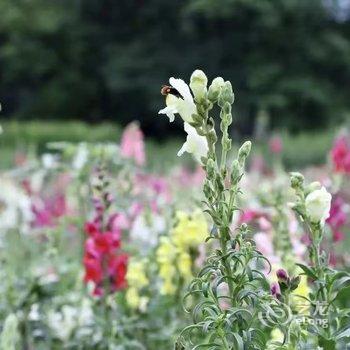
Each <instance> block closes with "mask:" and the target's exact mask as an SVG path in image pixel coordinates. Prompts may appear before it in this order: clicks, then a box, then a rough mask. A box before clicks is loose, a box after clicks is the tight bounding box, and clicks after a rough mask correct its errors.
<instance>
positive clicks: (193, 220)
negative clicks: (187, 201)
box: [156, 210, 208, 295]
mask: <svg viewBox="0 0 350 350" xmlns="http://www.w3.org/2000/svg"><path fill="white" fill-rule="evenodd" d="M176 218H177V223H176V225H175V227H174V228H173V230H172V231H171V234H170V237H165V236H164V237H161V238H160V244H159V247H158V249H157V251H156V260H157V263H158V265H159V276H160V277H161V279H162V287H161V291H160V292H161V294H164V295H165V294H167V295H169V294H170V295H171V294H174V293H175V292H176V286H177V283H178V278H176V277H178V276H180V277H182V278H184V279H185V280H188V279H190V278H191V277H192V258H191V255H190V248H194V247H196V246H198V245H199V244H200V243H202V242H204V240H205V238H206V237H207V234H208V224H207V221H206V219H205V216H204V214H203V213H202V212H201V211H200V210H196V211H195V212H194V213H193V214H192V215H189V214H187V213H185V212H182V211H179V212H177V213H176Z"/></svg>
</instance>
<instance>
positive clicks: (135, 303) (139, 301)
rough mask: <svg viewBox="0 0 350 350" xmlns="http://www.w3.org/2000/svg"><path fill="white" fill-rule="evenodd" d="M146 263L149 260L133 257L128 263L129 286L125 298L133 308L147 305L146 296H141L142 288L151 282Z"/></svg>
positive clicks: (127, 278)
mask: <svg viewBox="0 0 350 350" xmlns="http://www.w3.org/2000/svg"><path fill="white" fill-rule="evenodd" d="M146 264H147V261H146V260H144V259H143V260H140V261H137V260H136V259H131V260H130V262H129V265H128V271H127V273H126V280H127V282H128V286H129V288H128V290H127V292H126V295H125V298H126V302H127V304H128V305H129V306H130V307H131V308H133V309H140V308H141V307H143V305H144V306H145V305H147V303H145V302H144V300H143V299H144V298H145V297H141V296H140V291H141V289H142V288H144V287H146V286H147V285H148V284H149V280H148V278H147V275H146V271H145V266H146Z"/></svg>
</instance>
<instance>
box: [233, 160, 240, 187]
mask: <svg viewBox="0 0 350 350" xmlns="http://www.w3.org/2000/svg"><path fill="white" fill-rule="evenodd" d="M241 174H242V172H241V167H240V165H239V163H238V160H237V159H235V160H234V161H233V163H232V171H231V184H232V185H236V184H237V183H238V182H239V180H240V178H241Z"/></svg>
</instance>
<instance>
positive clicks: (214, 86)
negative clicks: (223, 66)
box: [208, 77, 225, 102]
mask: <svg viewBox="0 0 350 350" xmlns="http://www.w3.org/2000/svg"><path fill="white" fill-rule="evenodd" d="M224 85H225V81H224V79H222V78H221V77H217V78H215V79H214V80H213V81H212V83H211V85H210V86H209V92H208V99H209V100H210V101H212V102H216V101H217V99H218V97H219V95H220V92H221V89H222V88H223V86H224Z"/></svg>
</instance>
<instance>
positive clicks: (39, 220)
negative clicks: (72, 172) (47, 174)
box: [32, 194, 68, 227]
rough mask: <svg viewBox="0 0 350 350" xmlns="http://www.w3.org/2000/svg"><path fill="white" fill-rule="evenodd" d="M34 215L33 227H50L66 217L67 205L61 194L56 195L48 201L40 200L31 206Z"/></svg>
mask: <svg viewBox="0 0 350 350" xmlns="http://www.w3.org/2000/svg"><path fill="white" fill-rule="evenodd" d="M32 212H33V214H34V222H33V227H52V226H55V224H56V223H57V220H58V219H59V218H60V217H62V216H64V215H66V214H67V212H68V210H67V205H66V199H65V197H64V195H63V194H57V195H55V196H53V197H51V198H49V199H42V201H41V202H40V201H39V202H38V203H34V204H33V205H32Z"/></svg>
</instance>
